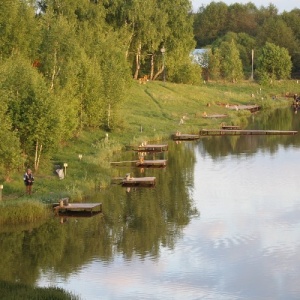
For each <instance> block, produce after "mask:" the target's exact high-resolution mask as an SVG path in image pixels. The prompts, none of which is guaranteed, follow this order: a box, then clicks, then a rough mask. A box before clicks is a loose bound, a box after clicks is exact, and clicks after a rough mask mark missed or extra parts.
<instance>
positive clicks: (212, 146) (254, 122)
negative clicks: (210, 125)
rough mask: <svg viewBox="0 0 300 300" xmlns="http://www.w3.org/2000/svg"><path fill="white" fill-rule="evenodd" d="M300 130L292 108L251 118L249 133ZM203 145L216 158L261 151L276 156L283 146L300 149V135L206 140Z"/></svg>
mask: <svg viewBox="0 0 300 300" xmlns="http://www.w3.org/2000/svg"><path fill="white" fill-rule="evenodd" d="M299 126H300V115H297V114H294V112H293V110H292V109H290V108H283V109H277V110H275V111H268V112H259V113H257V114H254V115H252V116H251V118H250V121H249V126H248V128H247V129H260V130H298V129H299ZM202 143H203V144H202V146H201V147H203V148H204V149H205V151H206V152H207V153H209V154H210V155H211V156H212V157H213V158H216V157H222V156H226V155H228V154H232V153H234V154H236V155H240V154H245V153H246V154H247V155H252V154H254V153H256V152H257V151H258V150H263V151H269V152H270V153H275V152H276V151H277V150H278V148H279V147H280V146H283V147H285V148H286V147H289V146H299V145H300V134H297V135H269V136H266V135H259V136H251V135H249V136H221V137H220V136H218V137H217V136H216V137H207V138H206V137H205V138H203V139H202ZM199 150H200V149H199Z"/></svg>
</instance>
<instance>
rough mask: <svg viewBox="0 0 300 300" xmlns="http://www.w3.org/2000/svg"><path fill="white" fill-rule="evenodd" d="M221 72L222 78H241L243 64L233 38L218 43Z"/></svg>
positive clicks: (235, 79)
mask: <svg viewBox="0 0 300 300" xmlns="http://www.w3.org/2000/svg"><path fill="white" fill-rule="evenodd" d="M220 55H221V73H222V76H223V78H224V79H226V80H230V81H231V82H236V81H237V80H239V79H242V78H243V64H242V61H241V59H240V54H239V50H238V48H237V46H236V43H235V42H234V40H232V41H231V42H230V43H229V42H223V43H222V44H221V45H220Z"/></svg>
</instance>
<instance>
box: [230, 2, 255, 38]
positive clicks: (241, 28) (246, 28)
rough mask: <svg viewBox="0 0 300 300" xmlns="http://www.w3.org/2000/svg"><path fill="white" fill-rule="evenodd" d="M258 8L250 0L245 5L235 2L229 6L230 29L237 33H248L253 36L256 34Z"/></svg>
mask: <svg viewBox="0 0 300 300" xmlns="http://www.w3.org/2000/svg"><path fill="white" fill-rule="evenodd" d="M257 13H258V9H257V8H256V6H255V5H254V4H253V3H251V2H249V3H247V4H245V5H243V4H240V3H234V4H232V5H230V6H229V7H228V24H227V28H228V31H232V32H235V33H240V32H243V33H247V34H249V35H251V36H255V35H256V31H257V28H258V24H257Z"/></svg>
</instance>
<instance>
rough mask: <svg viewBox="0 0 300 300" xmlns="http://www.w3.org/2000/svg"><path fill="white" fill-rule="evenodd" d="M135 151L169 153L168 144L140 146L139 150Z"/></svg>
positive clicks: (135, 149)
mask: <svg viewBox="0 0 300 300" xmlns="http://www.w3.org/2000/svg"><path fill="white" fill-rule="evenodd" d="M133 151H138V152H164V151H168V144H162V145H156V144H154V145H151V144H146V145H143V144H142V145H140V146H138V147H137V148H134V149H133Z"/></svg>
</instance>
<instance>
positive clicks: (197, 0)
mask: <svg viewBox="0 0 300 300" xmlns="http://www.w3.org/2000/svg"><path fill="white" fill-rule="evenodd" d="M214 1H215V2H224V3H226V4H227V5H231V4H234V3H241V4H246V3H248V2H252V3H253V4H255V6H256V7H257V8H260V7H261V6H264V7H267V6H269V4H270V3H272V4H274V5H275V6H276V7H277V9H278V12H279V13H282V12H283V11H291V10H292V9H294V8H299V9H300V0H272V1H268V0H236V1H235V0H214ZM211 2H213V1H211V0H192V5H193V11H195V12H197V11H198V9H199V7H200V6H201V5H202V4H203V5H208V4H209V3H211Z"/></svg>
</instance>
